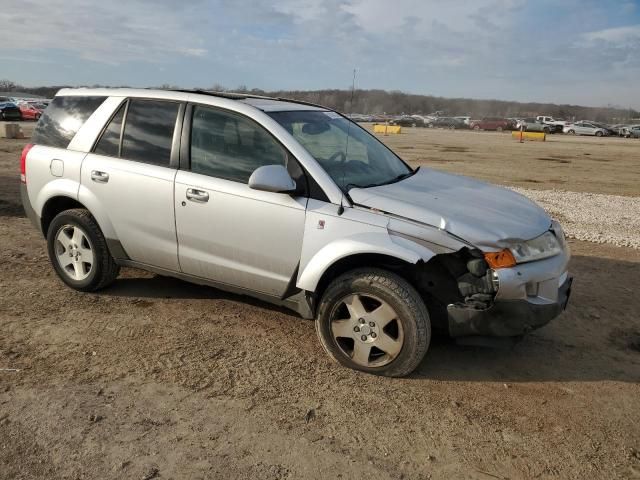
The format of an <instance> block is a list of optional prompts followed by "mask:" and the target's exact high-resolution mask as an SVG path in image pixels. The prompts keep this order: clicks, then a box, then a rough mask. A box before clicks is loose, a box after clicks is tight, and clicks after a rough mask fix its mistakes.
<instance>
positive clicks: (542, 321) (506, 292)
mask: <svg viewBox="0 0 640 480" xmlns="http://www.w3.org/2000/svg"><path fill="white" fill-rule="evenodd" d="M569 258H570V254H569V251H568V249H565V250H563V252H562V253H561V254H559V255H556V256H555V257H552V258H549V259H546V260H540V261H537V262H531V263H525V264H520V265H517V266H515V267H513V268H505V269H499V270H497V271H496V273H497V275H498V279H499V287H498V292H497V294H496V296H495V299H494V301H493V302H492V303H491V305H489V306H488V307H486V308H479V307H477V306H473V305H468V304H451V305H448V307H447V314H448V323H449V334H450V335H451V336H452V337H457V338H460V337H472V336H485V337H518V336H521V335H524V334H526V333H528V332H530V331H532V330H535V329H536V328H540V327H542V326H543V325H546V324H547V323H549V322H550V321H551V320H552V319H553V318H555V317H557V316H558V315H559V314H560V313H562V311H564V309H565V308H566V306H567V303H568V301H569V296H570V294H571V283H572V281H573V278H572V277H570V276H569V273H568V271H567V266H568V263H569Z"/></svg>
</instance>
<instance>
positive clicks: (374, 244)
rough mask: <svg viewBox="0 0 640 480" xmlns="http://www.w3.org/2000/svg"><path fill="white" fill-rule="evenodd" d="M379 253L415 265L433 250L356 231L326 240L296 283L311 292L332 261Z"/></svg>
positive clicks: (427, 257) (306, 265) (387, 236)
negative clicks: (344, 236) (351, 234)
mask: <svg viewBox="0 0 640 480" xmlns="http://www.w3.org/2000/svg"><path fill="white" fill-rule="evenodd" d="M367 253H368V254H380V255H387V256H389V257H394V258H397V259H398V260H402V261H405V262H407V263H411V264H416V263H418V262H419V261H420V260H422V261H425V262H426V261H427V260H429V259H430V258H431V257H433V256H435V255H436V253H435V252H433V251H431V250H429V249H428V248H426V247H424V246H422V245H419V244H417V243H414V242H411V241H408V240H405V239H402V238H396V237H393V238H392V236H391V235H389V234H388V233H386V232H385V233H382V232H376V233H371V232H369V233H360V234H356V235H353V236H350V237H347V238H341V239H339V240H335V241H333V242H330V243H328V244H327V245H325V246H324V247H322V248H321V249H320V250H318V251H317V252H316V253H315V254H314V255H313V256H312V257H311V259H310V260H309V261H308V262H307V263H306V264H305V265H304V267H303V268H302V269H301V271H300V274H299V275H298V281H297V283H296V286H297V287H298V288H300V289H302V290H307V291H310V292H313V291H315V290H316V288H317V286H318V282H320V279H321V278H322V276H323V275H324V273H325V272H326V271H327V270H328V269H329V268H330V267H331V266H332V265H334V264H335V263H336V262H338V261H340V260H342V259H343V258H347V257H350V256H353V255H359V254H367Z"/></svg>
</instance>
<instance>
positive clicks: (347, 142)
mask: <svg viewBox="0 0 640 480" xmlns="http://www.w3.org/2000/svg"><path fill="white" fill-rule="evenodd" d="M355 90H356V69H355V68H354V69H353V80H352V81H351V98H350V99H349V113H348V116H349V123H347V140H346V142H345V146H344V160H343V164H346V163H347V153H348V152H349V130H351V122H352V121H353V120H351V116H352V115H353V94H354V92H355ZM344 176H345V171H344V165H343V167H342V197H341V198H340V206H339V207H338V215H342V214H343V213H344V205H343V204H342V202H343V200H344Z"/></svg>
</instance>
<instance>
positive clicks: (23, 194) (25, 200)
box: [20, 183, 42, 231]
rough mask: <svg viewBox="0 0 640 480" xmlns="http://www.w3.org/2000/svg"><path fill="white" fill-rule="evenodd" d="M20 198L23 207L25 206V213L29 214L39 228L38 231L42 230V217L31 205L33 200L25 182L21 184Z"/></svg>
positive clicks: (32, 221)
mask: <svg viewBox="0 0 640 480" xmlns="http://www.w3.org/2000/svg"><path fill="white" fill-rule="evenodd" d="M20 200H21V201H22V208H24V213H25V214H26V215H27V217H28V218H29V220H31V223H33V225H34V226H35V227H36V228H37V229H38V231H42V224H41V223H40V217H38V214H37V213H36V212H35V210H34V209H33V207H32V206H31V201H30V200H29V194H28V193H27V186H26V185H25V184H24V183H21V184H20Z"/></svg>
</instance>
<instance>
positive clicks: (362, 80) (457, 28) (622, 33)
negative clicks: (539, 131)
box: [0, 0, 640, 106]
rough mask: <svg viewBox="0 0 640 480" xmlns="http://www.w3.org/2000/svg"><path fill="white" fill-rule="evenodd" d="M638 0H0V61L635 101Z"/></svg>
mask: <svg viewBox="0 0 640 480" xmlns="http://www.w3.org/2000/svg"><path fill="white" fill-rule="evenodd" d="M637 4H638V2H637V1H636V0H621V2H620V3H619V4H617V7H616V8H612V7H611V5H609V4H608V3H607V2H601V1H599V0H563V1H562V2H558V1H557V0H536V2H527V1H526V0H467V1H462V0H456V1H451V0H271V1H269V2H256V1H253V0H190V1H186V2H185V1H183V0H128V1H126V2H124V1H119V2H115V1H113V2H109V1H108V0H107V1H105V0H4V1H3V6H2V8H1V9H0V31H2V32H3V42H2V44H0V57H4V58H8V57H10V58H11V60H8V61H7V65H9V66H11V65H13V66H16V67H17V68H14V71H18V72H25V73H24V75H25V79H23V78H15V80H16V81H30V82H31V83H32V84H34V83H35V84H38V83H46V82H47V79H46V78H39V77H37V75H41V72H38V70H37V69H36V68H35V67H34V65H35V62H36V60H37V59H43V60H52V61H58V62H60V63H61V65H63V66H64V67H67V68H66V69H64V70H63V69H60V72H56V74H57V77H56V78H59V79H60V80H57V81H66V82H68V83H76V82H79V81H82V82H85V83H86V82H88V83H100V82H112V83H113V84H126V83H130V84H141V85H153V84H158V83H172V84H180V85H184V86H195V85H200V86H204V87H206V86H210V85H212V84H213V83H221V84H225V85H226V86H229V87H234V86H238V85H241V84H245V85H248V86H250V87H260V88H266V89H279V88H283V89H288V88H300V89H308V88H327V87H333V88H335V87H338V88H340V87H342V88H346V87H347V86H349V85H350V83H351V75H352V71H353V68H357V70H358V77H357V83H358V86H360V87H362V88H385V89H400V90H406V91H413V92H417V93H431V94H436V95H443V96H466V97H484V98H488V97H489V98H507V99H510V98H521V99H526V100H529V99H531V100H552V101H571V102H580V101H583V102H586V103H589V104H592V103H594V102H596V103H612V102H617V103H623V102H631V104H632V105H634V106H639V105H640V98H638V93H636V91H637V89H633V88H631V87H632V79H634V78H635V77H634V76H635V75H637V74H638V73H639V72H638V70H639V69H640V65H639V62H640V56H639V55H638V54H637V52H638V51H640V50H639V49H640V17H639V15H640V12H638V8H637ZM37 12H46V14H43V15H37ZM34 18H37V20H35V23H33V22H34V20H33V19H34ZM30 23H31V24H33V28H29V29H28V31H25V27H24V25H25V24H30ZM19 57H23V58H24V59H25V60H24V61H22V62H21V61H20V60H19ZM29 65H31V66H32V67H29ZM80 74H82V76H81V78H82V80H78V78H79V77H80ZM5 75H6V74H5ZM27 75H30V77H27ZM64 79H66V80H64Z"/></svg>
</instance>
